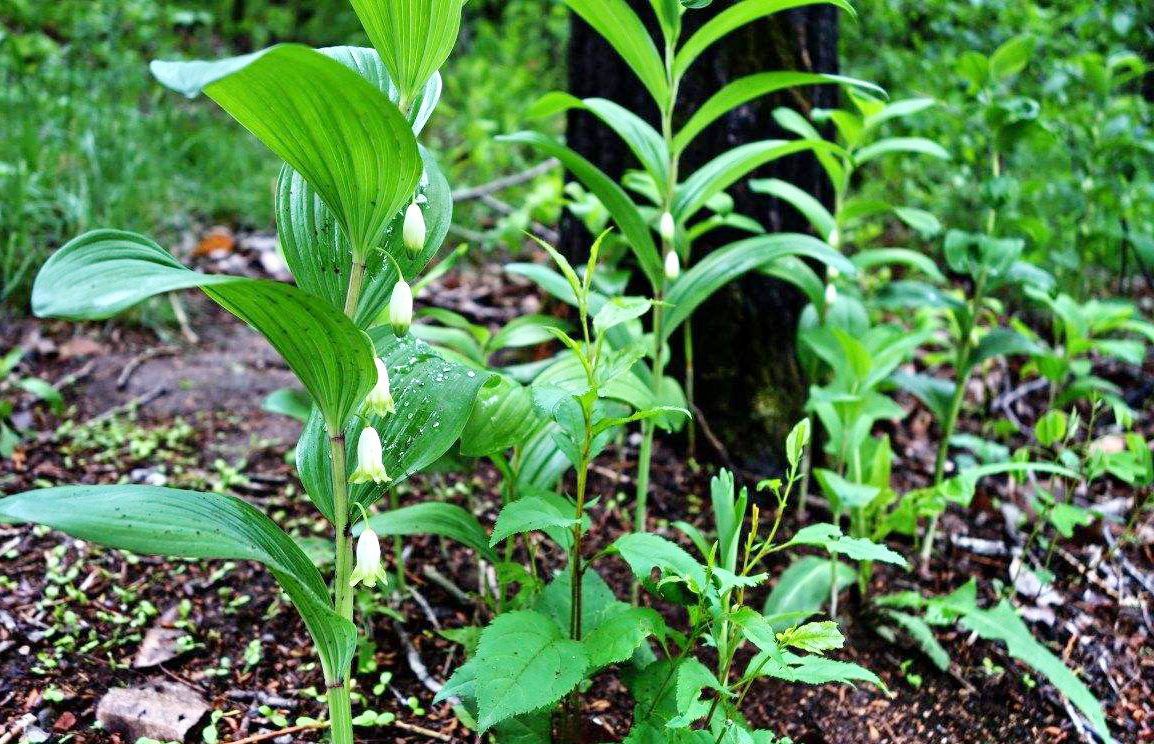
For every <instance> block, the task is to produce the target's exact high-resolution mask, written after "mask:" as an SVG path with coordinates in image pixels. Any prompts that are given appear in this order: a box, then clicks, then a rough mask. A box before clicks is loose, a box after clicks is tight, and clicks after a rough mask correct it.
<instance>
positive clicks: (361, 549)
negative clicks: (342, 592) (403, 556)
mask: <svg viewBox="0 0 1154 744" xmlns="http://www.w3.org/2000/svg"><path fill="white" fill-rule="evenodd" d="M387 583H389V576H388V574H387V573H386V572H385V567H384V566H383V565H381V541H380V540H378V539H377V533H375V532H373V530H372V529H371V528H369V527H366V528H365V531H364V532H362V533H361V536H360V537H358V538H357V565H356V566H354V567H353V572H352V573H351V574H350V575H349V586H356V585H357V584H364V585H365V586H366V587H373V586H375V585H377V584H381V585H382V586H384V585H385V584H387Z"/></svg>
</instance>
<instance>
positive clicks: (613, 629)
mask: <svg viewBox="0 0 1154 744" xmlns="http://www.w3.org/2000/svg"><path fill="white" fill-rule="evenodd" d="M664 628H665V621H664V620H662V619H661V615H660V614H658V613H657V611H656V610H653V609H651V608H649V607H631V606H629V605H628V604H626V603H624V602H619V603H617V604H615V605H613V607H612V609H611V610H609V611H608V612H607V613H606V615H605V617H603V618H602V619H601V622H600V623H599V624H598V625H597V626H596V627H594V628H591V629H588V630H583V631H582V633H583V635H582V643H583V644H584V645H585V653H586V655H587V656H588V657H589V668H590V669H599V668H601V667H603V666H607V665H609V664H615V663H618V662H622V661H625V660H627V659H629V658H630V657H632V656H633V653H634V652H635V651H636V650H637V648H638V647H639V646H641V644H642V643H644V642H645V639H646V638H648V637H649V636H652V635H662V634H663V632H664Z"/></svg>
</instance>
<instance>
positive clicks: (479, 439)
mask: <svg viewBox="0 0 1154 744" xmlns="http://www.w3.org/2000/svg"><path fill="white" fill-rule="evenodd" d="M495 379H496V382H495V383H493V384H490V385H486V386H485V387H483V388H481V389H480V391H478V393H477V398H476V401H475V402H474V403H473V410H472V412H471V413H470V414H469V420H468V422H466V424H465V428H464V429H463V430H462V431H461V454H462V455H465V456H466V457H480V456H482V455H489V454H493V453H495V452H501V451H502V450H506V449H508V448H510V447H514V446H517V445H519V444H522V443H523V442H525V441H526V440H527V439H529V437H530V436H532V434H533V432H534V431H535V430H536V429H537V428H538V427H539V426H540V425H541V424H542V423H543V422H542V419H541V418H540V417H539V416H538V415H537V413H536V411H534V409H533V395H532V393H531V392H530V391H529V388H527V387H525V386H524V385H521V384H520V383H517V382H514V381H512V380H510V379H508V378H506V377H499V378H495Z"/></svg>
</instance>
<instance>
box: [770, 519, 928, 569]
mask: <svg viewBox="0 0 1154 744" xmlns="http://www.w3.org/2000/svg"><path fill="white" fill-rule="evenodd" d="M791 545H818V546H820V547H822V548H824V549H825V550H827V551H828V552H829V553H831V554H833V555H835V556H836V555H844V556H845V557H846V558H850V559H852V560H855V561H884V562H886V563H894V564H897V565H899V566H903V567H905V566H908V565H909V564H907V563H906V559H905V558H904V557H903V556H902V555H900V554H898V553H895V552H894V551H892V550H890V549H889V548H887V547H886V546H884V545H880V544H878V543H875V542H874V541H873V540H870V539H867V538H864V537H848V536H846V535H843V534H842V531H841V528H840V527H838V526H837V525H834V524H811V525H809V526H807V527H802V528H801V529H800V530H798V531H797V534H796V535H794V536H793V537H792V538H791V539H790V540H789V542H787V543H785V546H787V547H788V546H791Z"/></svg>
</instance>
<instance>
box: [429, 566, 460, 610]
mask: <svg viewBox="0 0 1154 744" xmlns="http://www.w3.org/2000/svg"><path fill="white" fill-rule="evenodd" d="M421 573H423V574H424V575H425V578H427V579H428V580H429V581H431V582H433V583H434V584H436V585H437V586H439V587H441V588H442V589H444V590H445V591H447V592H448V593H449V594H451V595H453V599H455V600H457V601H458V602H460V603H461V604H463V605H472V604H473V601H472V600H471V599H469V595H468V593H466V592H465V590H464V589H461V588H460V587H459V586H457V585H456V584H454V583H453V582H452V580H451V579H449V578H448V577H446V576H444V575H442V574H441V572H440V571H438V570H437V569H435V568H433V567H432V566H430V565H428V564H426V565H424V566H421Z"/></svg>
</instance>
